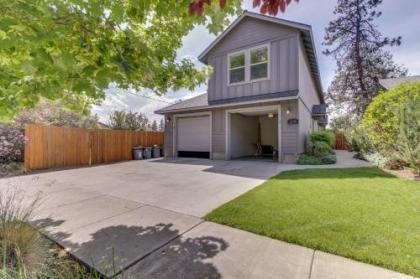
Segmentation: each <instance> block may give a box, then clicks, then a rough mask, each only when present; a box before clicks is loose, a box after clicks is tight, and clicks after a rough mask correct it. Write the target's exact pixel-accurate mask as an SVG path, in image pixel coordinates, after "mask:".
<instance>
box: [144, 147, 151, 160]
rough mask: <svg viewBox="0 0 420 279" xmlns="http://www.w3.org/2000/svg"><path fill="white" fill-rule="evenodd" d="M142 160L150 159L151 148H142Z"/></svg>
mask: <svg viewBox="0 0 420 279" xmlns="http://www.w3.org/2000/svg"><path fill="white" fill-rule="evenodd" d="M143 158H144V159H150V158H152V148H151V147H144V148H143Z"/></svg>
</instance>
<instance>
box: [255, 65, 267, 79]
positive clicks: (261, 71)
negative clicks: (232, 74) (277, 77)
mask: <svg viewBox="0 0 420 279" xmlns="http://www.w3.org/2000/svg"><path fill="white" fill-rule="evenodd" d="M267 74H268V71H267V63H263V64H258V65H254V66H251V79H259V78H266V77H267Z"/></svg>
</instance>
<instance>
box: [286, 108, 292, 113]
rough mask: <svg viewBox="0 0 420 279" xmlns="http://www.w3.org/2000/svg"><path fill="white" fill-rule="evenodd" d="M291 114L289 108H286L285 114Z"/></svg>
mask: <svg viewBox="0 0 420 279" xmlns="http://www.w3.org/2000/svg"><path fill="white" fill-rule="evenodd" d="M291 112H292V111H291V110H290V107H287V110H286V114H287V115H289V114H290V113H291Z"/></svg>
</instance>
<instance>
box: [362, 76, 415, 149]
mask: <svg viewBox="0 0 420 279" xmlns="http://www.w3.org/2000/svg"><path fill="white" fill-rule="evenodd" d="M410 96H413V97H414V98H419V96H420V83H405V84H402V85H400V86H397V87H395V88H393V89H391V90H389V91H386V92H382V93H380V94H379V95H378V96H376V97H375V98H374V99H373V101H372V102H371V103H370V104H369V106H368V107H367V109H366V111H365V113H364V116H363V120H362V126H363V127H364V128H365V129H366V132H367V133H368V134H369V137H370V138H371V140H372V143H373V145H374V146H375V148H376V149H378V150H379V151H387V150H389V149H392V148H394V147H395V145H396V144H397V139H398V134H399V133H400V130H399V123H398V107H399V106H401V105H402V106H404V105H405V104H407V103H409V102H410V100H409V97H410Z"/></svg>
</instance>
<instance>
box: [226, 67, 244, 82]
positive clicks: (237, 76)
mask: <svg viewBox="0 0 420 279" xmlns="http://www.w3.org/2000/svg"><path fill="white" fill-rule="evenodd" d="M229 73H230V77H229V81H230V83H235V82H241V81H244V80H245V68H239V69H235V70H230V71H229Z"/></svg>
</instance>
